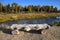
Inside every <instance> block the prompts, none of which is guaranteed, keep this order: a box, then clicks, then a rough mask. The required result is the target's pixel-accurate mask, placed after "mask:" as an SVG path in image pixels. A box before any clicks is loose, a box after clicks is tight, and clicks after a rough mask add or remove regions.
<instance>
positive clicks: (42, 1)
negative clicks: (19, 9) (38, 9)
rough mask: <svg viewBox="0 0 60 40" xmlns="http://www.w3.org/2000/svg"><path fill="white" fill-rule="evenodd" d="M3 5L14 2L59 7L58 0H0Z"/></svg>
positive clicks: (59, 1)
mask: <svg viewBox="0 0 60 40" xmlns="http://www.w3.org/2000/svg"><path fill="white" fill-rule="evenodd" d="M0 2H1V3H2V4H3V5H7V4H12V3H13V2H16V3H17V4H18V5H22V6H28V5H40V6H44V5H49V6H51V5H52V6H54V7H57V8H58V9H60V0H0Z"/></svg>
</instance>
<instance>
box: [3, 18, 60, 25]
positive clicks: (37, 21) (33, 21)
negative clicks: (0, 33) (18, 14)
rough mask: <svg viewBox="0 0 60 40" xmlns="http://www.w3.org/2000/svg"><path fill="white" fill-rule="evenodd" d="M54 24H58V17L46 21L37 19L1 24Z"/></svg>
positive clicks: (59, 19)
mask: <svg viewBox="0 0 60 40" xmlns="http://www.w3.org/2000/svg"><path fill="white" fill-rule="evenodd" d="M54 22H60V17H56V18H47V19H39V20H19V21H17V22H6V23H3V25H12V24H15V23H16V24H43V23H47V24H50V25H52V24H54Z"/></svg>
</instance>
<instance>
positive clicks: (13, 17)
mask: <svg viewBox="0 0 60 40" xmlns="http://www.w3.org/2000/svg"><path fill="white" fill-rule="evenodd" d="M56 16H60V13H20V14H12V13H11V14H0V23H3V22H7V21H17V20H24V19H25V20H34V19H36V20H37V19H45V18H48V17H56Z"/></svg>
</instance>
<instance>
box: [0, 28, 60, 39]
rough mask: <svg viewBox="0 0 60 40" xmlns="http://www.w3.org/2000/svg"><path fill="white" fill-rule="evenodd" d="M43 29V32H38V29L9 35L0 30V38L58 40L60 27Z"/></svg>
mask: <svg viewBox="0 0 60 40" xmlns="http://www.w3.org/2000/svg"><path fill="white" fill-rule="evenodd" d="M6 31H8V30H6ZM43 31H44V32H45V33H44V34H40V33H39V31H35V32H23V31H20V34H19V35H11V34H9V33H6V32H4V31H2V30H0V40H60V27H51V28H50V29H48V30H43Z"/></svg>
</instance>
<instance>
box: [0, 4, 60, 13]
mask: <svg viewBox="0 0 60 40" xmlns="http://www.w3.org/2000/svg"><path fill="white" fill-rule="evenodd" d="M0 12H4V13H5V12H8V13H20V12H60V10H58V9H57V7H53V6H40V5H38V6H33V5H28V6H25V7H23V6H21V5H18V4H17V3H12V4H11V5H10V4H7V5H5V6H4V5H3V4H2V3H0Z"/></svg>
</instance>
